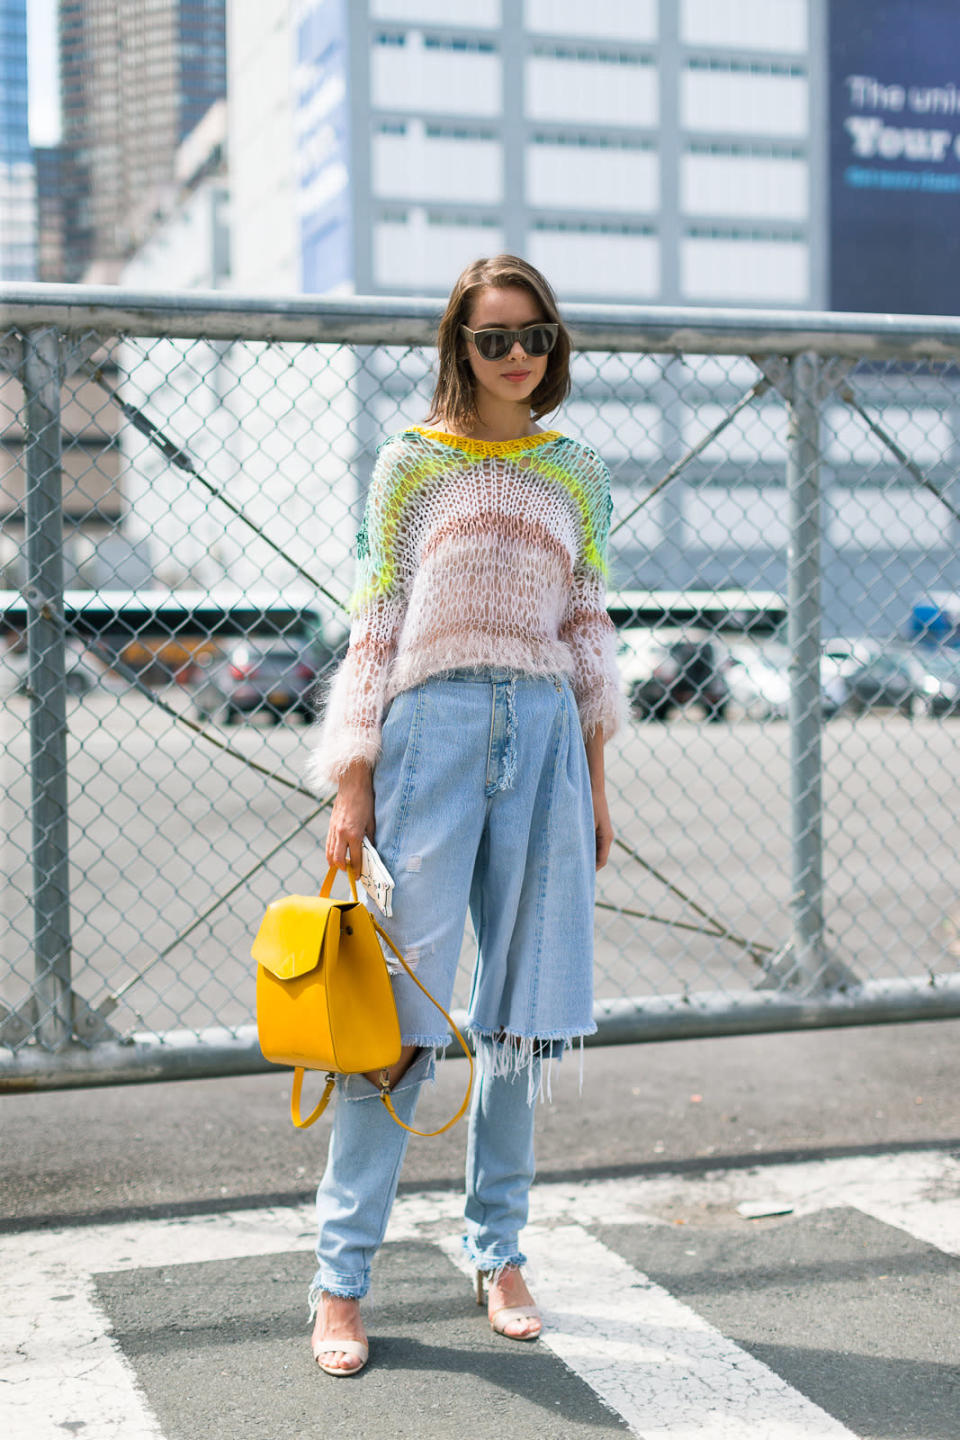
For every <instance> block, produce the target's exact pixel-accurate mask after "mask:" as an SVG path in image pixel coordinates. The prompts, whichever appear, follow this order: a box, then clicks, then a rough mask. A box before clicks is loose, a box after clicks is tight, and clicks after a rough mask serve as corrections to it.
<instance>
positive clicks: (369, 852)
mask: <svg viewBox="0 0 960 1440" xmlns="http://www.w3.org/2000/svg"><path fill="white" fill-rule="evenodd" d="M360 884H361V885H362V886H363V888H364V890H366V892H367V894H368V895H369V896H370V899H371V900H372V901H373V903H374V905H376V907H377V909H378V910H379V911H380V913H381V914H382V915H385V916H386V917H387V919H388V920H389V918H390V916H391V915H392V914H393V876H392V875H391V874H390V871H389V870H388V869H387V867H386V865H384V863H383V861H382V860H381V859H380V856H379V855H378V854H377V852H376V850H375V849H374V848H373V846H372V845H371V844H370V841H369V840H368V839H367V837H366V835H364V837H363V863H362V865H361V866H360Z"/></svg>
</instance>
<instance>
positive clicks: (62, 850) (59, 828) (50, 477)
mask: <svg viewBox="0 0 960 1440" xmlns="http://www.w3.org/2000/svg"><path fill="white" fill-rule="evenodd" d="M61 378H62V364H61V358H60V333H59V331H57V330H55V329H52V328H45V329H42V330H28V331H27V332H26V335H25V338H24V342H23V387H24V400H25V409H26V430H27V446H26V471H27V492H26V554H27V590H26V594H27V602H28V605H27V651H28V660H29V686H30V774H31V803H32V863H33V914H34V987H33V994H34V1002H35V1014H36V1021H37V1030H36V1033H37V1038H38V1040H39V1041H40V1043H41V1044H42V1045H43V1046H45V1047H46V1048H47V1049H50V1050H56V1049H60V1048H62V1047H63V1046H64V1045H65V1044H67V1043H68V1041H69V1039H70V1036H71V1033H72V1030H73V1003H72V994H71V957H70V883H69V868H70V867H69V849H68V843H69V842H68V818H67V687H66V663H65V662H66V657H65V648H64V629H63V513H62V512H63V497H62V489H61V478H60V448H61V440H60V386H61Z"/></svg>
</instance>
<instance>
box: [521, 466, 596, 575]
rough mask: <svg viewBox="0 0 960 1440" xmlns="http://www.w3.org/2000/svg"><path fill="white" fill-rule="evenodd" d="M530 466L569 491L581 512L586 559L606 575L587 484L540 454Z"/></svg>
mask: <svg viewBox="0 0 960 1440" xmlns="http://www.w3.org/2000/svg"><path fill="white" fill-rule="evenodd" d="M528 468H529V469H531V470H536V471H538V473H539V474H541V475H543V477H544V478H545V479H547V480H556V481H559V483H560V484H561V485H562V486H563V488H564V489H565V490H566V491H567V493H568V494H569V496H570V498H571V499H572V500H573V502H574V504H575V505H576V507H577V509H578V510H579V512H580V523H581V525H582V526H583V537H584V547H583V550H584V559H585V560H586V562H587V564H588V565H590V566H591V567H592V568H593V569H594V570H598V571H599V572H600V574H601V575H606V573H607V558H606V556H605V555H604V553H603V541H602V540H601V538H600V536H599V535H598V533H597V531H598V526H597V525H596V523H595V520H594V513H593V507H592V505H591V504H590V492H589V490H588V488H587V486H586V485H584V483H583V481H582V480H579V479H578V478H577V476H576V475H573V474H572V473H571V472H570V471H569V470H567V469H565V468H564V467H563V466H562V465H557V464H555V463H552V462H551V461H549V460H541V459H540V458H539V456H531V458H530V462H529V467H528ZM601 523H602V522H601Z"/></svg>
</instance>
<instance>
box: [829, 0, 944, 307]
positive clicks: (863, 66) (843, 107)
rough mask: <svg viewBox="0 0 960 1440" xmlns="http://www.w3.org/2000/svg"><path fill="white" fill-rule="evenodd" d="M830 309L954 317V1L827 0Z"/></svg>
mask: <svg viewBox="0 0 960 1440" xmlns="http://www.w3.org/2000/svg"><path fill="white" fill-rule="evenodd" d="M829 54H830V88H829V130H830V140H829V144H830V225H829V232H830V306H831V308H832V309H834V310H869V311H882V312H894V313H897V314H918V315H955V314H957V313H960V283H958V275H960V3H958V0H857V3H854V0H831V4H830V23H829Z"/></svg>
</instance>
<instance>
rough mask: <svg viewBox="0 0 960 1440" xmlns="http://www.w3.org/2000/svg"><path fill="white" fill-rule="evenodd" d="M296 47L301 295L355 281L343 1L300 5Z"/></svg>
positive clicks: (316, 0) (309, 1) (309, 0)
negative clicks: (303, 292)
mask: <svg viewBox="0 0 960 1440" xmlns="http://www.w3.org/2000/svg"><path fill="white" fill-rule="evenodd" d="M294 44H295V47H296V51H295V55H294V72H293V88H294V94H293V124H294V138H295V145H296V172H297V211H298V217H299V225H300V288H301V289H302V290H304V291H306V292H308V293H314V294H317V293H323V292H324V291H328V290H335V289H337V288H340V287H348V286H350V285H352V282H353V278H354V274H353V224H352V215H351V199H350V125H349V119H350V112H349V90H348V63H349V51H348V45H349V41H348V36H347V0H300V4H299V5H298V6H297V8H296V10H295V26H294Z"/></svg>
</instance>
